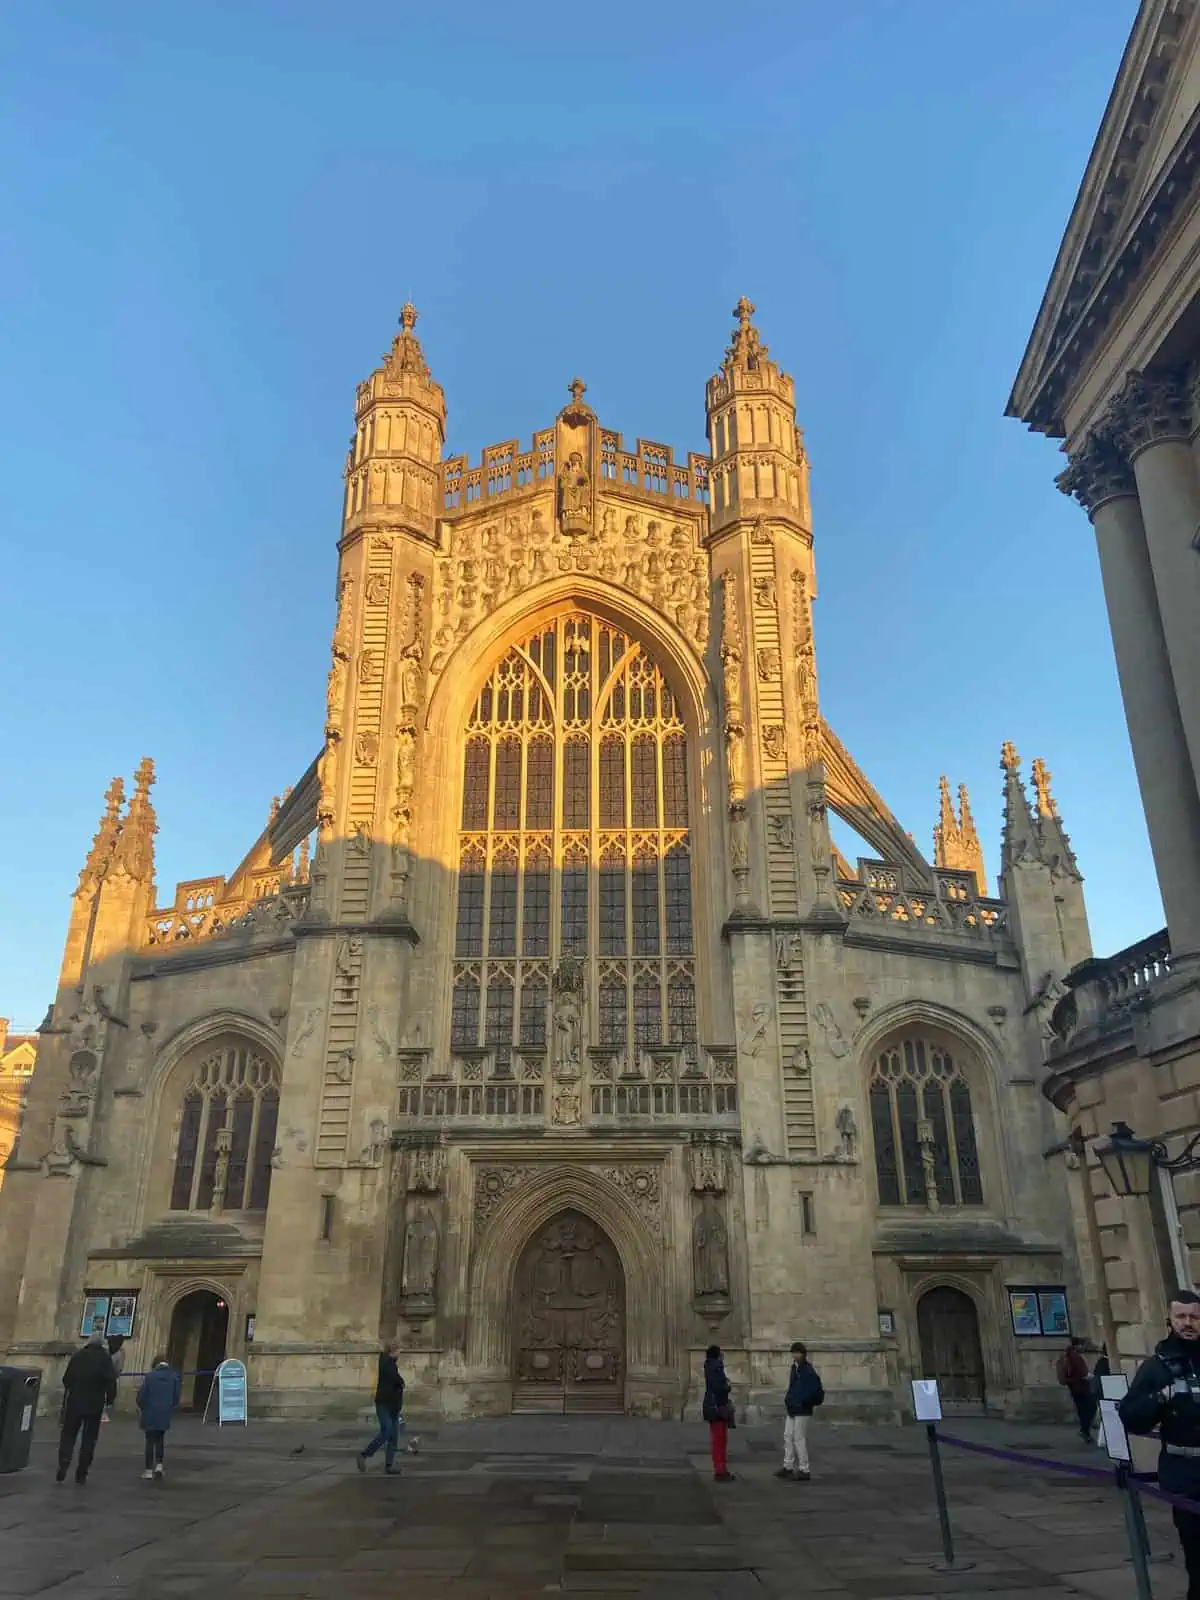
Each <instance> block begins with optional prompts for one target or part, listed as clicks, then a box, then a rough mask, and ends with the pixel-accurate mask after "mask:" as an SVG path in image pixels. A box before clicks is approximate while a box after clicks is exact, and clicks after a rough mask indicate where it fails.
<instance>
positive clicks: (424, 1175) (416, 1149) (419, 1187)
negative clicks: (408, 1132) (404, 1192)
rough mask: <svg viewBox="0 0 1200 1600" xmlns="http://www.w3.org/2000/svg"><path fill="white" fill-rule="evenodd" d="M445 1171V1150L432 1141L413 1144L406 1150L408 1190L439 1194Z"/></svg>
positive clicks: (418, 1192) (416, 1192) (411, 1192)
mask: <svg viewBox="0 0 1200 1600" xmlns="http://www.w3.org/2000/svg"><path fill="white" fill-rule="evenodd" d="M445 1172H446V1150H445V1147H444V1146H443V1145H440V1144H433V1143H428V1142H426V1143H422V1144H414V1145H412V1146H410V1148H409V1152H408V1177H407V1180H406V1181H407V1184H408V1192H409V1193H410V1194H440V1193H441V1188H442V1182H443V1179H444V1177H445Z"/></svg>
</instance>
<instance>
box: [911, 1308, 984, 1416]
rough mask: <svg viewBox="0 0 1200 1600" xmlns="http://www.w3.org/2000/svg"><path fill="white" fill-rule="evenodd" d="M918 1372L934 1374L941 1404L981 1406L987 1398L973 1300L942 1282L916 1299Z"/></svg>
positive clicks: (976, 1316) (930, 1376)
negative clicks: (919, 1352)
mask: <svg viewBox="0 0 1200 1600" xmlns="http://www.w3.org/2000/svg"><path fill="white" fill-rule="evenodd" d="M917 1332H918V1334H919V1335H920V1339H921V1376H922V1377H924V1378H936V1379H937V1380H938V1389H939V1391H940V1393H941V1397H942V1401H943V1404H945V1403H949V1404H950V1405H953V1406H959V1407H964V1408H968V1407H969V1408H971V1409H979V1410H982V1409H983V1408H984V1407H985V1404H986V1400H987V1387H986V1383H985V1378H984V1366H983V1347H982V1345H981V1343H980V1339H979V1316H978V1313H977V1312H976V1310H975V1302H974V1301H973V1300H972V1299H971V1297H970V1295H967V1294H964V1293H963V1291H962V1290H961V1289H954V1288H951V1287H950V1285H948V1284H946V1285H942V1286H941V1287H939V1288H937V1289H930V1290H928V1291H927V1292H926V1293H925V1294H923V1295H922V1296H921V1298H920V1300H919V1301H918V1303H917Z"/></svg>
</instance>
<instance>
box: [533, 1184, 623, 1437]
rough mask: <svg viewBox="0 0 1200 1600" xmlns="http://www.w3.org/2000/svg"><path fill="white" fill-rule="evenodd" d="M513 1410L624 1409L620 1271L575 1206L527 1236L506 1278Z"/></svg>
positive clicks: (609, 1246)
mask: <svg viewBox="0 0 1200 1600" xmlns="http://www.w3.org/2000/svg"><path fill="white" fill-rule="evenodd" d="M512 1314H513V1339H512V1348H513V1357H514V1372H513V1410H514V1411H517V1412H531V1411H537V1412H554V1413H558V1414H559V1415H573V1414H577V1413H580V1412H593V1413H594V1412H620V1411H623V1410H624V1409H625V1275H624V1273H623V1271H622V1270H621V1262H620V1258H619V1257H618V1255H617V1252H616V1249H615V1248H614V1246H613V1243H612V1240H611V1239H610V1238H609V1237H608V1235H607V1234H606V1233H605V1232H604V1230H603V1229H602V1228H600V1227H598V1226H597V1225H596V1223H594V1222H592V1221H590V1220H589V1219H588V1218H587V1217H585V1216H582V1215H581V1214H580V1213H579V1212H577V1211H563V1212H560V1213H559V1215H558V1216H556V1217H554V1218H553V1219H552V1220H551V1221H550V1222H548V1223H547V1224H546V1225H545V1226H544V1227H542V1228H541V1229H539V1231H538V1232H537V1233H536V1234H535V1235H534V1236H533V1238H532V1239H531V1240H530V1241H529V1243H528V1244H527V1245H526V1246H525V1249H524V1251H523V1252H522V1255H521V1259H520V1261H519V1262H518V1264H517V1270H516V1275H515V1277H514V1280H513V1304H512Z"/></svg>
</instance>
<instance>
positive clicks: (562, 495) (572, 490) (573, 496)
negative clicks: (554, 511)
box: [558, 450, 592, 533]
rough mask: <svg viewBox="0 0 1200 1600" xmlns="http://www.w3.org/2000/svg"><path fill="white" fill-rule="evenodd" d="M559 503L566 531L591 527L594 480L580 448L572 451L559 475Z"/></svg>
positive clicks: (576, 530) (570, 531)
mask: <svg viewBox="0 0 1200 1600" xmlns="http://www.w3.org/2000/svg"><path fill="white" fill-rule="evenodd" d="M558 504H559V515H560V517H561V519H562V526H563V532H564V533H572V532H578V531H582V530H584V529H587V528H590V526H591V521H592V480H591V478H590V477H589V476H588V470H587V468H586V467H585V466H584V464H583V456H582V454H581V453H580V452H579V451H578V450H572V451H571V454H570V455H569V456H568V457H567V464H566V466H565V467H564V468H563V469H562V471H561V472H560V473H559V475H558Z"/></svg>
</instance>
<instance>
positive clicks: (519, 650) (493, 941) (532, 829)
mask: <svg viewBox="0 0 1200 1600" xmlns="http://www.w3.org/2000/svg"><path fill="white" fill-rule="evenodd" d="M458 869H459V882H458V904H457V914H456V932H455V965H454V994H453V1000H452V1005H451V1045H452V1048H455V1049H458V1050H468V1049H475V1048H479V1047H480V1046H488V1047H490V1048H491V1049H492V1050H493V1051H494V1052H495V1054H496V1058H497V1061H498V1063H501V1064H502V1063H504V1062H506V1061H508V1060H509V1059H511V1054H512V1050H513V1048H514V1047H517V1046H520V1045H522V1044H524V1045H531V1046H532V1045H543V1044H544V1043H545V1042H546V1039H547V1037H548V1026H547V1017H548V1008H549V1004H550V973H551V972H552V970H553V969H554V967H555V965H556V964H557V963H558V962H559V961H560V960H561V959H562V957H563V956H579V957H582V958H583V959H584V960H585V963H586V967H587V976H588V999H589V1013H590V1016H591V1018H592V1021H591V1023H590V1026H589V1032H590V1034H591V1036H592V1042H594V1043H601V1044H604V1045H606V1046H609V1047H611V1048H613V1049H614V1050H615V1051H619V1052H621V1053H623V1054H625V1055H627V1056H633V1055H634V1054H635V1053H636V1052H637V1051H638V1050H640V1049H641V1048H643V1047H646V1046H654V1045H664V1044H677V1045H682V1046H683V1047H684V1052H685V1055H687V1056H688V1058H689V1059H691V1058H695V1057H696V1055H697V1023H696V999H695V969H694V934H693V896H692V882H691V841H690V833H689V815H688V772H687V737H686V731H685V729H684V725H683V719H682V716H681V714H680V711H679V707H678V705H677V704H676V701H675V697H674V694H673V693H672V691H671V688H670V686H669V684H668V683H667V680H666V678H665V677H664V675H663V673H662V670H661V668H660V667H659V666H658V665H657V663H656V662H655V661H654V660H653V659H652V658H651V657H650V656H649V655H648V654H647V653H646V652H645V651H644V650H643V649H642V647H641V646H640V645H639V644H637V643H636V642H635V641H634V640H633V639H631V638H630V637H629V636H628V635H627V634H625V633H623V632H622V631H621V630H620V629H619V628H616V627H613V626H612V625H611V624H609V623H607V622H604V621H602V620H601V619H600V618H598V617H594V616H589V615H587V614H585V613H582V612H577V611H576V612H570V613H567V614H564V615H561V616H559V617H556V618H555V619H554V620H553V621H550V622H547V623H546V624H544V625H543V626H542V627H540V628H539V629H538V631H537V632H536V633H534V634H532V635H531V636H529V637H527V638H525V639H524V640H522V641H521V643H520V644H518V645H515V646H514V647H513V648H512V649H510V650H509V651H508V653H507V654H506V655H505V656H504V657H503V659H502V660H501V661H500V662H499V663H498V665H497V666H496V667H495V668H494V670H493V671H492V673H491V675H490V677H489V678H488V680H487V682H486V683H485V684H484V686H483V687H482V688H481V690H480V691H479V694H478V695H477V697H476V700H475V704H474V707H473V709H472V711H471V714H470V718H469V723H468V728H467V738H466V745H465V751H464V756H463V795H462V811H461V825H460V832H459V853H458Z"/></svg>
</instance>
